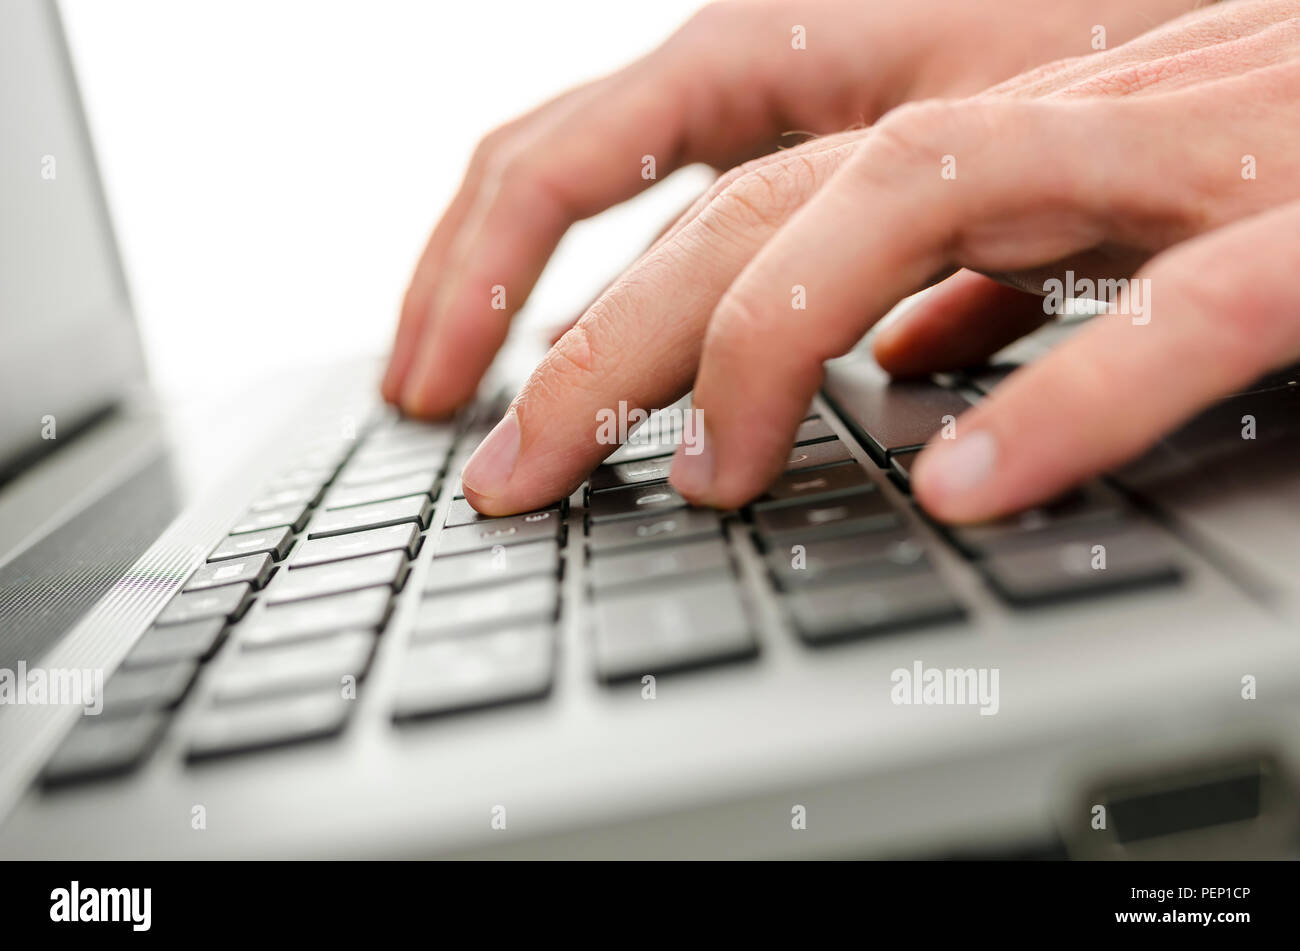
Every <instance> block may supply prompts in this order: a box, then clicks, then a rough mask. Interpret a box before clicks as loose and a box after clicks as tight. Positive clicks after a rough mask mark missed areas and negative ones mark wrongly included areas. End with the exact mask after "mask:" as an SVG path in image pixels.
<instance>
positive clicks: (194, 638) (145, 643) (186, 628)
mask: <svg viewBox="0 0 1300 951" xmlns="http://www.w3.org/2000/svg"><path fill="white" fill-rule="evenodd" d="M225 628H226V621H225V618H219V617H218V618H208V619H207V620H206V621H190V622H189V623H188V624H172V625H170V626H168V627H155V628H150V629H149V630H148V631H146V632H145V634H144V636H143V637H141V638H140V640H138V641H136V643H135V647H133V648H131V653H129V654H127V655H126V660H124V661H123V662H122V667H123V668H124V669H131V668H136V667H151V666H154V665H155V664H168V663H172V662H174V661H179V660H194V661H198V660H207V659H208V658H209V657H211V656H212V655H213V654H214V653H216V650H217V647H218V646H220V644H221V638H222V634H223V633H224V632H225Z"/></svg>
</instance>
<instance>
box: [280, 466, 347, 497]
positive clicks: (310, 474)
mask: <svg viewBox="0 0 1300 951" xmlns="http://www.w3.org/2000/svg"><path fill="white" fill-rule="evenodd" d="M333 475H334V467H333V466H332V465H331V466H328V467H324V468H322V467H317V466H298V467H296V468H293V469H289V470H288V471H286V472H283V473H281V474H280V475H279V476H277V477H276V478H274V479H272V480H271V481H270V482H268V483H267V484H266V489H267V491H268V492H279V491H280V490H282V489H300V488H308V489H311V491H312V492H313V493H315V492H319V491H320V490H321V488H322V487H323V486H324V485H325V483H326V482H328V481H329V480H330V478H331V477H332V476H333Z"/></svg>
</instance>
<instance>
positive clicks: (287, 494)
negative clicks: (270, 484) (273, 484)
mask: <svg viewBox="0 0 1300 951" xmlns="http://www.w3.org/2000/svg"><path fill="white" fill-rule="evenodd" d="M320 493H321V490H320V486H318V485H314V484H313V485H300V486H293V487H290V488H287V489H276V490H272V491H268V492H267V493H266V494H265V495H263V496H262V497H261V498H259V499H258V500H257V501H256V502H254V503H253V504H252V505H250V506H249V510H250V511H253V512H267V511H270V510H271V509H278V508H281V507H283V506H286V505H315V504H316V500H317V499H319V498H320Z"/></svg>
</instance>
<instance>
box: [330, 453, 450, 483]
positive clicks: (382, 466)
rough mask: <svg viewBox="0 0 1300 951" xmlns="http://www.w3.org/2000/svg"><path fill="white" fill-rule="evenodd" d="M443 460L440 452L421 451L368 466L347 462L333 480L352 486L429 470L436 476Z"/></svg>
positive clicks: (440, 469)
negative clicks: (417, 453)
mask: <svg viewBox="0 0 1300 951" xmlns="http://www.w3.org/2000/svg"><path fill="white" fill-rule="evenodd" d="M443 461H444V460H443V457H442V454H441V453H421V454H419V455H414V456H404V457H403V458H401V459H394V460H393V461H391V462H383V463H375V464H374V465H369V466H362V465H356V464H353V463H348V465H346V466H344V467H343V471H342V472H340V473H339V477H338V478H337V479H335V480H334V481H335V484H336V485H342V486H348V487H354V486H360V485H370V484H372V483H375V482H387V481H389V480H390V479H398V478H401V477H402V476H407V475H411V474H412V473H414V472H421V473H427V472H431V473H433V475H434V477H435V478H436V477H437V475H438V473H439V472H441V471H442V463H443Z"/></svg>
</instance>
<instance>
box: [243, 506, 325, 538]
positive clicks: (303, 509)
mask: <svg viewBox="0 0 1300 951" xmlns="http://www.w3.org/2000/svg"><path fill="white" fill-rule="evenodd" d="M310 511H311V509H310V508H309V507H308V506H307V505H305V504H303V503H301V502H298V503H295V504H293V505H282V506H280V507H279V508H273V509H266V510H265V511H262V512H251V511H250V512H248V513H246V514H245V515H244V517H243V518H241V519H240V520H239V521H238V522H236V523H235V527H234V528H232V529H231V530H230V534H232V535H243V534H245V533H247V532H261V531H265V530H266V529H268V528H279V527H280V526H282V525H283V526H287V527H288V528H289V529H290V531H294V532H298V531H302V527H303V525H305V524H306V523H307V514H308V512H310Z"/></svg>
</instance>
